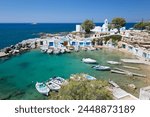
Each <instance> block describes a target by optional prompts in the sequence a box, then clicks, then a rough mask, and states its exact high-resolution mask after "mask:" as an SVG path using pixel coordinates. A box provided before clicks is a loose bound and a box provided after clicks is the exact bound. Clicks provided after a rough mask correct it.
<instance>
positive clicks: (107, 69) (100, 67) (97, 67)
mask: <svg viewBox="0 0 150 117" xmlns="http://www.w3.org/2000/svg"><path fill="white" fill-rule="evenodd" d="M92 68H93V69H96V70H99V71H110V70H111V68H110V67H108V66H101V65H95V66H92Z"/></svg>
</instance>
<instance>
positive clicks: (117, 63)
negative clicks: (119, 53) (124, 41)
mask: <svg viewBox="0 0 150 117" xmlns="http://www.w3.org/2000/svg"><path fill="white" fill-rule="evenodd" d="M107 63H109V64H112V65H120V64H121V62H117V61H107Z"/></svg>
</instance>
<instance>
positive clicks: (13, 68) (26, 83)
mask: <svg viewBox="0 0 150 117" xmlns="http://www.w3.org/2000/svg"><path fill="white" fill-rule="evenodd" d="M83 57H91V58H93V59H96V60H97V61H98V63H99V64H101V65H108V64H107V60H116V61H119V60H120V59H121V58H134V57H132V56H130V57H129V55H128V54H125V53H121V52H119V51H114V50H111V49H110V50H105V49H103V50H99V51H81V52H77V53H75V52H74V53H71V54H63V55H48V54H44V53H41V52H40V51H39V50H33V51H30V52H27V53H24V54H22V55H18V56H15V57H12V58H10V59H8V60H2V59H1V60H0V99H46V97H44V96H42V95H41V94H39V93H38V92H37V91H36V89H35V83H36V82H37V81H38V82H40V81H45V80H47V79H48V78H50V77H53V76H62V77H64V78H66V79H67V78H69V76H70V75H71V74H75V73H88V74H90V75H92V76H94V77H96V78H98V79H103V80H108V79H113V80H114V81H116V82H117V83H119V84H120V85H126V84H127V83H132V82H134V83H135V84H136V85H138V86H139V87H141V86H143V85H144V81H142V80H141V79H136V80H132V79H130V78H128V77H127V76H123V75H118V74H112V73H110V72H109V71H104V72H102V71H96V70H94V69H92V68H91V66H92V65H89V64H85V63H82V62H81V59H82V58H83ZM109 66H111V67H112V68H114V67H116V66H114V65H109ZM120 67H121V66H120ZM145 73H147V74H148V72H145Z"/></svg>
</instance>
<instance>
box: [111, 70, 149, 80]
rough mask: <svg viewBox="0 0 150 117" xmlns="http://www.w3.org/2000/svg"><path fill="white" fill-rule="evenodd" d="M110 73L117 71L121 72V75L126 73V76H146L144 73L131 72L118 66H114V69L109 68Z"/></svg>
mask: <svg viewBox="0 0 150 117" xmlns="http://www.w3.org/2000/svg"><path fill="white" fill-rule="evenodd" d="M111 73H117V74H122V75H127V76H138V77H144V78H145V77H146V75H143V74H138V73H133V72H130V71H127V70H124V69H120V68H115V69H114V70H111Z"/></svg>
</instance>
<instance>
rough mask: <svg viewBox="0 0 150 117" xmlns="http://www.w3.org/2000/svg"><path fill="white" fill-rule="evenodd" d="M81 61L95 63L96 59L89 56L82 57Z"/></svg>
mask: <svg viewBox="0 0 150 117" xmlns="http://www.w3.org/2000/svg"><path fill="white" fill-rule="evenodd" d="M82 62H84V63H97V61H96V60H94V59H91V58H83V59H82Z"/></svg>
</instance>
